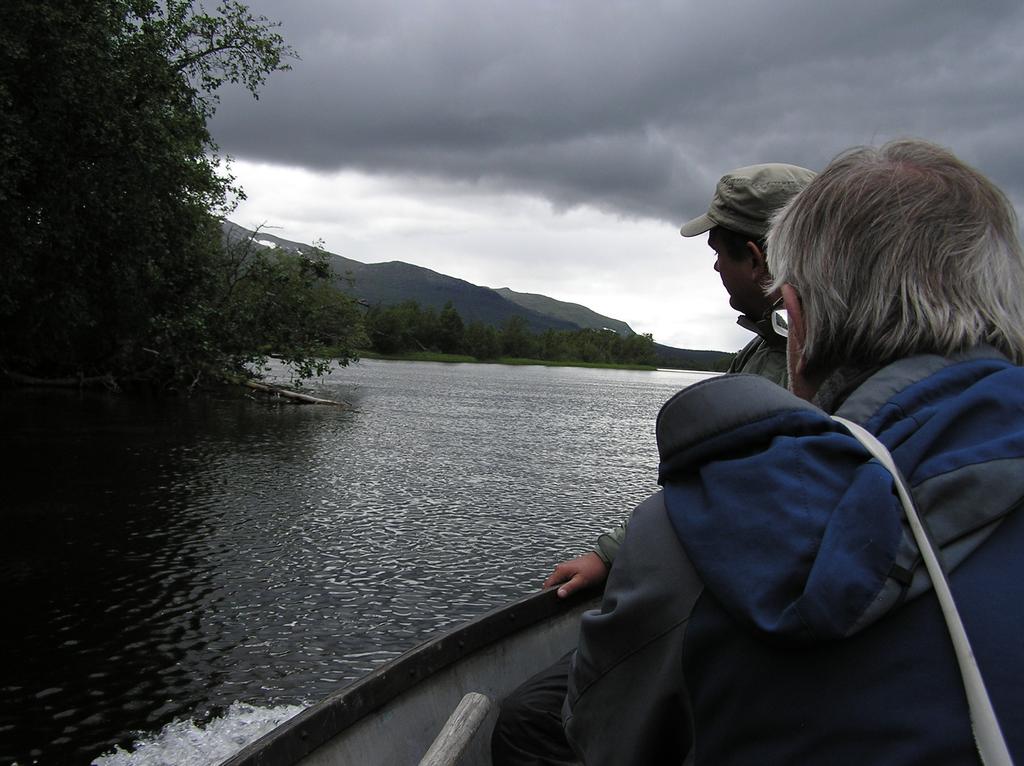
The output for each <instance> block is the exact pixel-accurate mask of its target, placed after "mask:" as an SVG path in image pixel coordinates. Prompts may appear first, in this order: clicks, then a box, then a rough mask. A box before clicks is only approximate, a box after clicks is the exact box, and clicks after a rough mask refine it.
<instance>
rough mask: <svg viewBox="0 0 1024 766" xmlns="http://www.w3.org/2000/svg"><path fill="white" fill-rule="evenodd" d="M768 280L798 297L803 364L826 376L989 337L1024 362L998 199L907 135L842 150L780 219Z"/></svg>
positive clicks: (1013, 234) (1005, 211) (1009, 236)
mask: <svg viewBox="0 0 1024 766" xmlns="http://www.w3.org/2000/svg"><path fill="white" fill-rule="evenodd" d="M768 251H769V252H770V253H771V263H772V272H773V273H774V275H775V280H774V282H773V284H772V285H771V287H770V288H769V289H771V290H776V289H778V288H779V287H781V286H782V285H783V284H784V283H789V284H791V285H793V287H795V288H796V289H797V291H798V292H799V293H800V298H801V301H802V305H803V313H804V318H805V325H806V327H805V336H806V337H805V339H804V348H803V358H804V363H805V365H806V368H807V370H808V371H811V372H820V373H825V372H829V371H831V370H834V369H836V368H838V367H839V366H841V365H845V364H854V365H862V366H867V365H873V364H885V363H888V362H890V361H893V360H895V359H899V358H902V357H905V356H910V355H912V354H922V353H934V354H941V355H943V356H950V355H953V354H956V353H958V352H962V351H966V350H967V349H969V348H971V347H973V346H976V345H979V344H982V343H989V344H991V345H993V346H995V347H996V348H998V349H999V350H1000V351H1002V352H1003V353H1004V354H1006V355H1007V356H1008V357H1009V358H1011V359H1012V360H1013V361H1014V362H1015V363H1016V364H1022V363H1024V255H1022V252H1021V245H1020V241H1019V240H1018V237H1017V217H1016V215H1015V213H1014V210H1013V206H1012V205H1011V204H1010V202H1009V200H1008V199H1007V198H1006V196H1005V195H1004V194H1003V193H1002V192H1001V191H1000V190H999V189H998V188H997V187H996V186H995V185H994V184H993V183H992V182H991V181H989V180H988V179H987V178H985V177H984V176H983V175H981V173H979V172H978V171H976V170H974V169H973V168H971V167H968V166H967V165H965V164H964V163H962V162H961V161H960V160H958V159H957V158H956V157H955V156H953V154H952V153H950V152H949V151H947V150H946V149H943V148H942V147H939V146H935V145H934V144H930V143H927V142H925V141H920V140H913V139H904V140H900V141H893V142H890V143H888V144H886V145H885V146H883V147H881V148H879V149H875V148H870V147H859V148H854V149H851V150H849V151H847V152H844V153H843V154H840V155H839V156H838V157H837V158H836V159H834V160H833V161H832V162H831V163H830V164H829V166H828V167H827V168H826V169H825V170H824V171H823V172H822V173H821V174H820V175H819V176H817V177H816V178H815V179H814V180H813V181H811V183H810V185H809V186H808V187H807V188H806V189H805V190H804V191H803V192H801V193H800V194H799V195H797V196H796V197H795V198H794V199H793V200H791V201H790V203H789V204H788V205H787V206H786V207H785V208H783V209H782V210H781V211H779V213H778V214H777V215H776V217H775V220H774V221H773V223H772V227H771V229H770V231H769V234H768Z"/></svg>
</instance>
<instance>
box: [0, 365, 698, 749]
mask: <svg viewBox="0 0 1024 766" xmlns="http://www.w3.org/2000/svg"><path fill="white" fill-rule="evenodd" d="M284 376H286V371H285V370H284V369H283V368H282V367H281V366H280V365H277V364H274V365H273V366H272V368H271V371H270V379H271V380H274V379H283V377H284ZM704 377H706V376H705V375H704V374H702V373H679V372H668V371H659V372H632V371H620V370H594V369H580V368H558V367H510V366H504V365H460V364H435V363H403V362H383V361H373V360H366V361H362V362H359V363H358V364H355V365H352V366H350V367H348V368H341V369H338V370H336V371H335V372H333V373H332V374H331V375H329V376H327V377H325V378H323V379H322V380H320V381H318V382H317V383H316V384H315V385H313V386H311V390H312V391H314V392H315V393H318V394H319V395H322V396H328V397H338V398H342V399H345V400H347V401H349V402H351V403H352V405H353V407H354V409H352V410H345V409H340V408H334V407H325V406H304V405H295V404H284V403H279V402H276V401H273V400H269V399H266V398H255V397H254V398H250V397H244V396H235V395H219V396H202V397H196V398H193V399H174V398H171V399H167V398H162V399H160V398H153V399H148V398H144V399H138V398H128V397H116V396H111V395H106V394H99V393H79V392H65V391H4V392H3V393H2V397H0V422H2V424H3V429H2V433H3V439H2V447H0V457H2V461H3V462H2V465H3V475H4V477H5V478H4V480H3V488H4V492H3V501H2V503H3V505H2V519H3V530H4V533H3V535H2V539H0V554H2V555H0V575H2V582H3V589H2V590H3V595H2V597H0V598H2V601H0V608H2V614H3V615H4V622H5V624H6V626H7V627H6V628H5V629H4V630H3V631H0V636H2V637H0V763H4V764H9V763H17V764H20V765H21V766H25V764H31V763H40V764H64V763H68V764H77V763H92V762H94V761H95V762H96V763H98V764H102V766H112V765H113V764H133V765H134V766H138V764H147V763H194V764H197V765H198V764H201V763H214V762H216V761H217V759H218V758H220V757H222V756H224V755H227V754H228V753H230V752H231V751H232V750H234V749H237V748H238V747H239V746H240V743H241V742H242V741H243V740H244V739H246V738H248V737H250V736H254V735H253V734H252V731H255V730H256V729H258V728H259V727H261V726H264V727H265V726H268V725H271V724H272V723H273V722H274V721H277V720H281V719H282V718H283V717H287V716H288V715H291V714H294V712H296V711H297V710H299V709H301V706H304V705H307V704H309V703H310V702H313V701H315V700H316V699H317V698H319V697H321V696H323V695H324V694H326V693H327V692H329V691H331V690H333V689H335V688H337V687H338V686H339V685H342V684H345V683H347V682H350V681H352V680H353V679H355V678H358V677H360V676H362V675H364V674H365V673H367V672H369V671H370V670H372V669H373V668H374V667H376V666H378V665H379V664H381V663H383V662H386V661H388V660H389V659H391V658H393V657H395V656H397V655H398V654H400V653H401V652H403V651H405V650H406V649H409V648H410V647H412V646H414V645H415V644H417V643H419V642H420V641H422V640H423V639H424V638H425V637H426V636H428V635H430V634H431V633H434V632H436V631H438V630H442V629H445V628H448V627H450V626H452V625H454V624H456V623H459V622H461V621H463V620H466V619H467V618H470V617H473V616H476V615H478V614H480V613H482V612H484V611H486V610H488V609H490V608H492V607H494V606H497V605H499V604H502V603H504V602H505V601H507V600H509V599H511V598H513V597H517V596H520V595H523V594H525V593H528V592H530V591H531V590H533V589H535V588H537V587H538V586H539V584H540V581H541V580H542V579H543V577H544V576H545V575H546V574H547V572H548V571H549V570H550V568H551V567H552V566H553V564H554V563H556V562H558V561H560V560H563V559H565V558H567V557H570V556H572V555H576V554H578V553H581V552H583V551H585V550H587V549H588V548H589V546H590V545H591V543H592V541H593V539H594V538H595V537H596V536H597V534H599V533H600V532H602V531H604V530H606V529H609V528H611V527H612V526H614V525H616V524H617V523H619V522H620V521H621V520H622V519H623V518H624V517H625V515H626V514H627V512H628V510H629V509H630V508H631V507H632V506H633V505H635V504H636V503H637V502H638V501H639V500H641V499H642V498H643V497H645V496H646V495H647V494H648V493H649V492H651V491H652V490H653V489H655V488H656V484H655V468H656V465H657V452H656V447H655V444H654V423H655V417H656V415H657V412H658V409H659V407H660V406H661V404H662V403H663V402H664V401H665V400H666V399H668V397H669V396H671V395H672V393H674V392H675V391H677V390H679V389H680V388H683V387H685V386H686V385H689V384H690V383H693V382H695V381H697V380H700V379H702V378H704ZM101 756H103V757H101Z"/></svg>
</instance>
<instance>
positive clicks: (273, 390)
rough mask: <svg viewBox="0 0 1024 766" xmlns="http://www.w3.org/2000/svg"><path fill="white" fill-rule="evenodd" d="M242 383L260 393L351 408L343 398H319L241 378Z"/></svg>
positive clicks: (307, 402)
mask: <svg viewBox="0 0 1024 766" xmlns="http://www.w3.org/2000/svg"><path fill="white" fill-rule="evenodd" d="M242 385H243V386H245V387H246V388H251V389H253V390H254V391H261V392H262V393H265V394H270V395H271V396H282V397H284V398H285V399H293V400H295V401H297V402H302V403H304V404H331V405H334V406H336V407H348V408H349V409H351V408H352V404H351V403H350V402H346V401H345V400H344V399H321V398H320V397H318V396H310V395H309V394H303V393H300V392H299V391H292V390H291V389H288V388H281V387H280V386H271V385H268V384H266V383H257V382H256V381H255V380H243V381H242Z"/></svg>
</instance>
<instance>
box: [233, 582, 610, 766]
mask: <svg viewBox="0 0 1024 766" xmlns="http://www.w3.org/2000/svg"><path fill="white" fill-rule="evenodd" d="M598 593H599V592H598V591H596V590H592V589H591V590H584V591H577V592H575V593H573V594H571V595H570V596H568V597H566V598H559V597H558V595H557V588H548V589H546V590H543V591H540V592H537V593H532V594H530V595H528V596H523V597H522V598H519V599H516V600H515V601H512V602H511V603H509V604H505V605H503V606H499V607H496V608H495V609H492V610H490V611H488V612H485V613H484V614H482V615H480V616H479V617H475V618H473V619H471V620H469V621H467V622H464V623H461V624H460V625H458V626H456V627H454V628H452V629H451V630H448V631H445V632H444V633H441V634H439V635H437V636H434V637H432V638H429V639H427V640H426V641H424V642H423V643H421V644H418V645H417V646H415V647H413V648H412V649H409V650H408V651H406V652H404V653H403V654H401V655H400V656H398V657H396V658H395V659H393V660H391V661H390V662H387V663H385V664H384V665H382V666H381V667H379V668H377V669H376V670H374V671H373V672H372V673H370V674H368V675H366V676H364V677H363V678H360V679H359V680H357V681H355V682H354V683H351V684H349V685H347V686H345V687H344V688H342V689H339V690H338V691H336V692H334V693H332V694H330V695H328V696H327V697H325V698H324V699H322V700H320V701H319V702H316V703H314V704H313V705H311V706H310V707H308V708H306V709H305V710H303V711H302V712H300V713H298V714H297V715H295V716H294V717H292V718H290V719H289V720H287V721H285V722H283V723H282V724H280V725H279V726H277V727H275V728H274V729H273V730H272V731H270V732H268V733H267V734H265V735H263V736H262V737H260V738H259V739H258V740H256V741H255V742H252V743H250V744H249V745H247V746H246V747H244V748H242V749H241V750H240V751H239V752H238V753H236V754H235V755H233V756H232V757H231V758H229V759H227V760H226V761H223V762H222V764H221V766H291V765H292V764H295V763H297V762H298V761H300V760H301V759H302V758H304V757H305V756H307V755H309V754H310V753H312V752H313V751H314V750H316V749H317V748H318V747H320V746H321V745H323V744H325V743H326V742H328V741H329V740H330V739H332V738H333V737H335V736H337V735H338V734H339V733H340V732H342V731H344V730H345V729H347V728H349V727H351V726H352V725H354V724H355V723H357V722H359V721H360V720H362V719H363V718H365V717H366V716H369V715H371V714H373V713H374V712H376V711H377V710H380V709H381V708H382V707H384V706H385V705H387V704H388V703H389V702H391V701H392V700H394V699H395V698H397V697H398V696H399V695H401V694H402V693H403V692H405V691H406V690H408V689H410V688H412V687H414V686H415V685H416V684H418V683H420V682H422V681H424V680H426V679H428V678H430V677H431V676H433V675H435V674H436V673H438V672H440V671H442V670H444V669H445V668H448V667H450V666H451V665H453V664H455V663H456V662H458V661H459V660H461V659H463V658H464V657H467V656H469V655H471V654H473V653H474V652H477V651H479V650H481V649H484V648H486V647H488V646H490V645H492V644H495V643H497V642H499V641H501V640H503V639H505V638H507V637H508V636H511V635H513V634H515V633H518V632H519V631H521V630H525V629H526V628H528V627H530V626H532V625H535V624H537V623H539V622H542V621H544V620H547V619H549V618H551V617H554V616H556V615H558V614H562V613H565V612H570V611H572V610H573V609H574V608H576V607H578V606H580V605H582V604H585V603H586V602H588V601H590V600H592V599H594V598H595V596H596V595H597V594H598ZM467 691H473V690H472V689H468V690H467Z"/></svg>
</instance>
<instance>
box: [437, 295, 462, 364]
mask: <svg viewBox="0 0 1024 766" xmlns="http://www.w3.org/2000/svg"><path fill="white" fill-rule="evenodd" d="M437 324H438V328H437V346H438V349H439V350H440V351H441V352H442V353H445V354H457V353H459V352H460V351H462V346H463V335H464V333H465V327H464V326H463V323H462V317H461V316H459V312H458V311H456V310H455V306H454V305H452V302H451V301H448V302H447V303H445V304H444V308H443V309H441V315H440V317H438V320H437Z"/></svg>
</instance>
